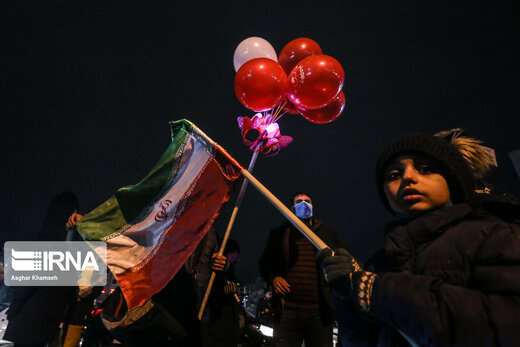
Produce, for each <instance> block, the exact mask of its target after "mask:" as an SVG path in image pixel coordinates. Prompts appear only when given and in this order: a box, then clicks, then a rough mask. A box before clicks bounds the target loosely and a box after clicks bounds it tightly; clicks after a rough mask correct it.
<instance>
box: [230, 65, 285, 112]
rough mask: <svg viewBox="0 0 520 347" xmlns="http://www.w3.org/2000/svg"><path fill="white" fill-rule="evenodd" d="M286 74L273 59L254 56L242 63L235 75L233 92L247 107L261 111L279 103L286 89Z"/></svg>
mask: <svg viewBox="0 0 520 347" xmlns="http://www.w3.org/2000/svg"><path fill="white" fill-rule="evenodd" d="M287 85H288V82H287V75H286V74H285V71H283V68H282V67H281V66H280V64H278V63H277V62H275V61H274V60H271V59H268V58H255V59H251V60H249V61H248V62H246V63H245V64H243V65H242V66H241V67H240V69H239V70H238V71H237V74H236V76H235V94H236V96H237V98H238V100H239V101H240V102H241V103H242V105H244V106H245V107H247V108H248V109H250V110H252V111H255V112H263V111H267V110H270V109H272V108H274V107H275V106H277V105H279V104H280V103H281V101H282V100H283V98H284V94H285V91H286V90H287Z"/></svg>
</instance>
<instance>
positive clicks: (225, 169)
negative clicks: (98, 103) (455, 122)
mask: <svg viewBox="0 0 520 347" xmlns="http://www.w3.org/2000/svg"><path fill="white" fill-rule="evenodd" d="M170 126H171V130H172V143H171V144H170V146H169V147H168V149H167V150H166V152H164V154H163V155H162V156H161V158H160V159H159V162H158V163H157V164H156V165H155V166H154V167H153V169H152V170H151V171H150V173H148V175H147V176H146V177H144V178H143V179H142V180H141V181H140V182H138V183H137V184H134V185H131V186H127V187H123V188H120V189H119V190H117V192H116V193H115V194H114V196H112V197H111V198H110V199H108V200H107V201H105V202H104V203H103V204H102V205H100V206H98V207H97V208H96V209H95V210H93V211H92V212H90V213H88V214H87V215H85V216H84V217H83V218H82V219H80V220H79V221H78V223H77V228H78V230H79V232H80V233H81V234H82V235H83V236H84V237H85V239H88V240H102V241H105V242H106V243H107V265H108V267H109V268H110V270H111V271H112V273H113V274H114V275H115V277H116V279H117V281H118V283H119V285H120V287H121V290H122V292H123V295H124V296H125V299H126V302H127V304H128V308H129V309H130V308H133V307H136V306H139V305H142V304H143V303H145V302H146V300H148V299H149V298H150V297H151V296H152V295H154V294H155V293H157V292H159V291H160V290H161V289H162V288H164V287H165V286H166V284H167V283H168V282H169V281H170V280H171V279H172V278H173V277H174V276H175V274H176V273H177V271H178V270H179V269H180V268H181V267H182V266H183V264H184V262H185V261H186V259H187V258H188V257H189V256H190V254H191V253H192V251H193V250H194V249H195V248H196V247H197V245H198V244H199V242H200V241H201V240H202V238H203V237H204V235H205V234H206V232H207V231H208V230H209V228H210V226H211V224H212V223H213V221H214V219H215V218H216V216H217V215H218V213H219V210H220V208H221V206H222V204H223V203H225V202H226V201H228V199H229V195H230V192H231V190H232V188H233V187H234V182H235V181H236V180H237V179H238V178H239V176H240V172H241V171H242V170H243V168H242V167H241V166H240V165H239V164H238V163H237V162H236V161H235V160H234V159H233V158H232V157H230V156H229V154H227V152H226V151H224V150H223V149H222V148H221V147H220V146H219V145H217V144H216V143H214V142H213V141H212V140H211V139H209V138H208V137H207V136H206V135H205V134H204V133H203V132H202V131H200V130H199V129H198V128H197V127H196V126H195V125H194V124H193V123H191V122H189V121H187V120H180V121H176V122H170Z"/></svg>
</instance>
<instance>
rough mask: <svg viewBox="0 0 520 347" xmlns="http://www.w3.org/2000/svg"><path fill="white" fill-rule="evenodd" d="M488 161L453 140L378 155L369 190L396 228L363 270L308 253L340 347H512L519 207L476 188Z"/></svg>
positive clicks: (422, 141) (519, 281) (518, 338)
mask: <svg viewBox="0 0 520 347" xmlns="http://www.w3.org/2000/svg"><path fill="white" fill-rule="evenodd" d="M492 161H493V160H492V158H491V156H490V154H489V152H488V151H487V150H486V148H485V147H482V146H480V145H479V141H477V140H474V139H471V138H467V137H464V136H460V132H455V133H453V132H451V133H450V132H448V133H442V134H441V135H439V136H433V135H425V134H411V135H405V136H402V137H399V138H397V139H396V140H394V141H393V142H391V143H390V144H389V145H388V146H387V147H386V148H385V149H384V151H383V152H382V154H381V155H380V157H379V160H378V163H377V169H376V174H377V184H378V189H379V193H380V196H381V199H382V201H383V204H384V205H385V206H386V207H387V208H388V209H389V210H390V211H392V212H393V213H394V215H395V216H396V222H394V223H392V224H391V225H389V226H388V227H387V229H386V236H385V246H384V251H382V252H380V254H379V255H378V256H376V257H374V261H373V264H372V265H373V271H370V272H369V271H365V270H363V269H362V268H361V267H360V266H359V265H358V263H357V262H356V261H355V259H354V258H353V257H352V256H351V255H350V253H348V251H346V250H345V249H340V250H338V251H337V252H336V254H335V255H334V256H332V252H331V251H330V250H328V249H326V250H322V251H321V252H319V253H318V254H317V259H318V261H319V262H321V263H322V266H323V268H324V272H325V273H326V275H327V279H328V284H329V285H330V286H331V287H332V288H333V290H334V293H335V298H336V307H335V312H336V316H337V320H338V325H339V330H340V338H341V340H342V344H343V346H350V345H353V346H376V345H377V346H408V345H413V346H515V345H518V344H519V343H520V329H519V327H520V325H519V324H520V224H519V223H518V218H519V217H520V207H519V204H518V203H517V202H516V201H514V200H513V199H512V198H511V197H510V196H507V195H503V194H500V195H494V194H493V191H492V190H490V189H488V188H483V187H482V186H478V185H477V183H478V184H480V185H481V184H482V182H483V181H482V179H481V178H482V176H483V174H484V173H485V172H486V171H487V170H488V169H489V167H490V166H491V164H492ZM477 188H478V189H477ZM477 191H478V192H479V193H476V192H477Z"/></svg>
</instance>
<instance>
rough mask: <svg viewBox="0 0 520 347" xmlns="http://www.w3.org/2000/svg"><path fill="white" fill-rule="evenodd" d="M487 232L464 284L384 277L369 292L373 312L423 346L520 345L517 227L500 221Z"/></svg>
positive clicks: (404, 276)
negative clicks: (519, 327) (518, 327)
mask: <svg viewBox="0 0 520 347" xmlns="http://www.w3.org/2000/svg"><path fill="white" fill-rule="evenodd" d="M488 232H489V236H488V238H487V239H486V240H485V241H483V242H482V244H481V247H480V248H479V251H478V254H476V255H475V256H474V257H473V258H472V259H471V263H472V264H468V266H471V278H470V281H469V283H468V284H467V285H465V286H459V285H454V284H449V283H446V282H444V281H442V280H441V279H438V278H434V277H428V276H420V275H414V274H410V273H387V274H382V275H380V276H379V278H378V280H377V281H376V282H375V285H374V288H373V292H372V304H371V313H372V314H373V315H374V316H375V317H376V318H377V319H378V320H380V321H382V322H385V323H388V324H390V325H392V326H393V327H395V328H396V329H398V330H399V331H401V332H403V333H404V334H406V335H408V336H409V337H411V338H412V339H413V340H414V341H417V342H418V343H421V344H436V345H456V344H460V343H462V344H464V345H498V346H510V345H515V344H516V343H517V341H520V332H519V331H518V329H517V328H516V327H517V326H518V322H520V276H519V275H518V274H520V227H519V226H517V225H507V224H504V223H502V224H498V225H494V226H492V227H491V228H489V230H488ZM403 307H407V308H408V309H402V308H403Z"/></svg>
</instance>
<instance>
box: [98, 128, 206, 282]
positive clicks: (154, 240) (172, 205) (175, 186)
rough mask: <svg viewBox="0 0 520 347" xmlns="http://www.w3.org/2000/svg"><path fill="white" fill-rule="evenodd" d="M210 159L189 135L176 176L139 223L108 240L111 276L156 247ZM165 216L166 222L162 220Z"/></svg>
mask: <svg viewBox="0 0 520 347" xmlns="http://www.w3.org/2000/svg"><path fill="white" fill-rule="evenodd" d="M209 159H210V155H209V153H208V152H207V151H206V148H205V146H204V145H203V144H201V143H200V142H199V141H197V139H196V138H195V137H194V136H193V135H191V136H190V137H189V138H188V140H187V143H186V146H185V148H184V153H183V156H182V159H181V163H180V167H179V171H178V173H177V176H176V178H175V180H174V181H173V182H172V183H171V186H172V188H171V189H170V190H169V191H167V192H166V194H165V195H164V196H163V197H162V198H161V199H159V200H158V201H157V202H156V203H155V206H154V208H153V210H152V211H151V212H150V213H149V214H148V216H146V217H145V218H144V219H143V220H142V221H141V222H139V223H137V224H134V225H132V226H130V228H128V229H127V230H125V231H124V232H123V233H122V234H121V235H119V236H116V237H114V238H112V239H109V240H107V247H108V252H107V253H108V254H107V261H108V264H109V265H110V270H111V271H112V273H113V274H114V275H118V274H120V273H122V272H123V271H125V270H128V269H129V268H132V267H134V266H136V265H138V264H140V263H141V262H142V261H143V260H145V259H146V258H147V257H148V256H149V255H150V254H151V253H152V252H153V251H154V249H156V248H158V246H159V245H160V243H161V242H162V237H163V232H164V231H165V230H166V229H167V228H168V227H169V226H170V225H172V224H173V223H175V220H174V218H173V217H174V216H177V215H178V214H177V210H178V209H179V208H181V209H182V208H183V206H179V202H180V201H182V197H183V196H184V195H185V193H186V191H187V190H188V189H189V188H190V187H191V186H192V184H193V183H194V180H195V179H196V178H197V176H198V174H199V173H200V172H201V171H202V170H203V169H204V167H205V166H206V165H207V163H208V161H209ZM167 200H168V201H169V202H168V201H167ZM158 214H159V216H160V218H161V219H159V221H158V220H156V216H158ZM166 216H167V222H165V220H164V219H162V218H163V217H166ZM111 251H115V252H114V253H113V252H111Z"/></svg>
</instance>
